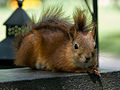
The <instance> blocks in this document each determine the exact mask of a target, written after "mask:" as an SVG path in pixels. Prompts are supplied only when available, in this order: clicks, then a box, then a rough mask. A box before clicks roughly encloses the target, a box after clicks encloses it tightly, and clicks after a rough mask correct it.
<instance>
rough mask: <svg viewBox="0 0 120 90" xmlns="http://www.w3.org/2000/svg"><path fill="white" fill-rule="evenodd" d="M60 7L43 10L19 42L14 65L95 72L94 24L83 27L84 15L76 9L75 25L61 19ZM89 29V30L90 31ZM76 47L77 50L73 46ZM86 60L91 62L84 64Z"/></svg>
mask: <svg viewBox="0 0 120 90" xmlns="http://www.w3.org/2000/svg"><path fill="white" fill-rule="evenodd" d="M62 14H63V13H62V12H61V8H60V9H59V8H57V9H53V10H49V9H48V10H46V12H45V13H44V14H43V16H42V19H40V22H39V23H37V24H34V25H33V27H32V28H31V30H29V31H30V32H27V33H26V34H25V35H24V36H23V38H22V39H21V43H20V45H18V43H17V44H16V45H18V46H17V50H16V60H15V64H16V65H20V66H29V67H31V68H36V63H37V64H38V65H40V66H41V67H40V69H42V70H52V71H54V72H56V71H65V72H92V73H93V72H94V71H95V70H97V68H96V65H97V59H96V52H95V50H94V47H95V42H94V39H93V36H94V32H93V31H94V30H92V29H91V26H93V27H94V25H93V24H90V25H87V24H86V16H85V14H84V13H83V12H82V11H81V10H80V9H76V12H75V13H74V24H72V23H70V22H69V21H68V20H67V19H66V18H64V17H63V16H62ZM91 30H92V31H91ZM75 44H77V45H78V46H79V48H78V49H75V48H74V46H75ZM86 58H89V59H90V60H88V61H87V59H86Z"/></svg>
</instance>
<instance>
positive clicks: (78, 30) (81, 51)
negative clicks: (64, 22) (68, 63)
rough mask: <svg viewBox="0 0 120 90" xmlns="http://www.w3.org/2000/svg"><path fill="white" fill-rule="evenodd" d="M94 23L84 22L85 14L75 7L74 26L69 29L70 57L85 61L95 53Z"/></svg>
mask: <svg viewBox="0 0 120 90" xmlns="http://www.w3.org/2000/svg"><path fill="white" fill-rule="evenodd" d="M94 30H95V25H94V24H89V25H87V23H86V16H85V14H84V13H83V12H82V11H81V10H80V9H77V10H76V12H75V14H74V26H72V27H71V29H70V30H69V36H70V42H71V45H72V48H71V49H72V52H73V55H72V58H73V59H74V60H77V61H78V62H82V63H87V62H89V61H90V60H91V59H92V58H93V57H94V54H95V41H94Z"/></svg>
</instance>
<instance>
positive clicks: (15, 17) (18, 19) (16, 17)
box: [4, 0, 31, 26]
mask: <svg viewBox="0 0 120 90" xmlns="http://www.w3.org/2000/svg"><path fill="white" fill-rule="evenodd" d="M23 1H24V0H17V2H18V6H19V8H17V9H16V10H15V12H13V14H12V15H11V16H10V17H9V18H8V20H7V21H6V22H5V23H4V25H6V26H15V25H17V26H23V25H27V24H28V23H29V22H30V21H31V19H30V18H29V16H28V15H27V13H26V12H25V11H24V10H23V9H22V5H23Z"/></svg>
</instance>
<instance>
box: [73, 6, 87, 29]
mask: <svg viewBox="0 0 120 90" xmlns="http://www.w3.org/2000/svg"><path fill="white" fill-rule="evenodd" d="M73 19H74V24H75V28H76V30H78V31H84V28H85V26H86V16H85V14H84V11H82V10H81V9H80V8H77V9H76V10H75V12H74V14H73Z"/></svg>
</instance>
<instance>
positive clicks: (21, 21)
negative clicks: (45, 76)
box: [0, 0, 31, 60]
mask: <svg viewBox="0 0 120 90" xmlns="http://www.w3.org/2000/svg"><path fill="white" fill-rule="evenodd" d="M23 1H24V0H17V2H18V6H19V7H18V8H17V9H16V10H15V12H13V14H12V15H11V16H10V17H9V18H8V20H7V21H6V22H5V23H4V25H6V39H5V40H3V41H2V42H0V60H13V59H15V56H14V51H13V50H14V49H13V45H12V42H13V40H14V36H15V35H16V34H18V33H21V32H22V30H24V29H23V28H25V27H26V25H27V24H28V23H30V22H31V19H30V18H29V17H28V15H27V13H26V12H25V11H24V10H23V9H22V4H23Z"/></svg>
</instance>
